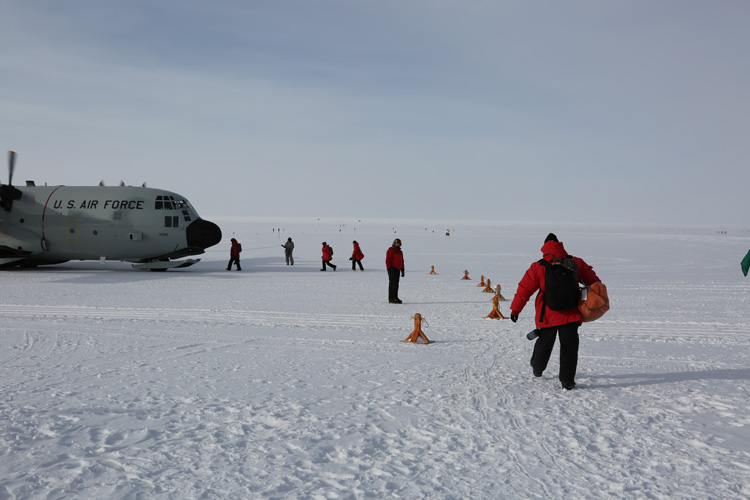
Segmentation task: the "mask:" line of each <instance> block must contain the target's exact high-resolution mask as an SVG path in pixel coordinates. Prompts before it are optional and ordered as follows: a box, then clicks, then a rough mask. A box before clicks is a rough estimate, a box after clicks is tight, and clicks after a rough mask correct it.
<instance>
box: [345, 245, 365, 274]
mask: <svg viewBox="0 0 750 500" xmlns="http://www.w3.org/2000/svg"><path fill="white" fill-rule="evenodd" d="M352 245H354V251H353V252H352V256H351V257H349V260H350V261H352V271H356V269H355V266H356V265H357V264H359V270H360V271H364V270H365V269H364V268H363V267H362V259H364V258H365V254H363V253H362V250H361V249H360V248H359V243H357V240H354V241H353V242H352Z"/></svg>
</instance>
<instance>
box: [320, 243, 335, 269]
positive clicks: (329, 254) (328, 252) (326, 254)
mask: <svg viewBox="0 0 750 500" xmlns="http://www.w3.org/2000/svg"><path fill="white" fill-rule="evenodd" d="M331 259H333V248H331V247H329V246H328V243H326V242H325V241H324V242H323V267H322V269H321V271H325V270H326V266H329V267H332V268H333V270H334V271H335V270H336V266H335V265H333V264H331Z"/></svg>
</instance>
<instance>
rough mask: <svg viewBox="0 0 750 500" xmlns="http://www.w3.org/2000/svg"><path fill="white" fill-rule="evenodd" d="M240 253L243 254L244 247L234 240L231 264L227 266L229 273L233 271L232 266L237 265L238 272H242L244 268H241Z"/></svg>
mask: <svg viewBox="0 0 750 500" xmlns="http://www.w3.org/2000/svg"><path fill="white" fill-rule="evenodd" d="M240 252H242V245H240V244H239V242H237V240H236V239H234V238H232V248H230V249H229V264H227V271H231V270H232V264H237V270H238V271H242V268H241V267H240Z"/></svg>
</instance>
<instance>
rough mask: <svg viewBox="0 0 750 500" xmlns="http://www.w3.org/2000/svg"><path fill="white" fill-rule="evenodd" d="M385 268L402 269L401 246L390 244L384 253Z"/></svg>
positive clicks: (402, 254) (402, 256)
mask: <svg viewBox="0 0 750 500" xmlns="http://www.w3.org/2000/svg"><path fill="white" fill-rule="evenodd" d="M381 255H382V254H381ZM385 268H386V269H398V270H399V271H403V270H404V253H403V252H402V251H401V248H399V247H396V246H392V247H390V248H389V249H388V251H387V252H386V253H385Z"/></svg>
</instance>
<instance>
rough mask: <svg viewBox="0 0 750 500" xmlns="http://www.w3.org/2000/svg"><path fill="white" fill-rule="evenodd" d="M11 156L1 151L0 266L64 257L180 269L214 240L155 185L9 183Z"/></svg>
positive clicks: (182, 203) (212, 232)
mask: <svg viewBox="0 0 750 500" xmlns="http://www.w3.org/2000/svg"><path fill="white" fill-rule="evenodd" d="M15 161H16V153H15V152H13V151H9V152H8V184H2V183H0V267H15V266H20V267H36V266H40V265H49V264H61V263H63V262H67V261H70V260H82V261H83V260H99V261H101V262H104V261H107V260H113V261H123V262H130V263H132V265H133V267H134V268H136V269H144V270H150V271H166V270H167V269H173V268H182V267H188V266H191V265H193V264H195V263H196V262H198V261H200V259H185V260H174V259H180V258H182V257H188V256H194V255H199V254H202V253H204V252H205V250H206V249H207V248H208V247H211V246H214V245H216V244H217V243H219V241H221V229H220V228H219V226H217V225H216V224H214V223H213V222H210V221H207V220H205V219H201V218H200V216H199V215H198V213H197V212H196V211H195V209H194V208H193V207H192V205H191V204H190V203H189V202H188V200H187V199H186V198H185V197H184V196H181V195H179V194H177V193H173V192H171V191H165V190H163V189H154V188H147V187H146V186H145V184H144V185H143V186H142V187H133V186H125V185H124V183H121V185H120V186H112V187H108V186H104V185H103V183H100V184H99V186H46V185H45V186H37V185H35V183H34V181H26V185H25V186H14V185H13V172H14V170H15Z"/></svg>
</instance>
